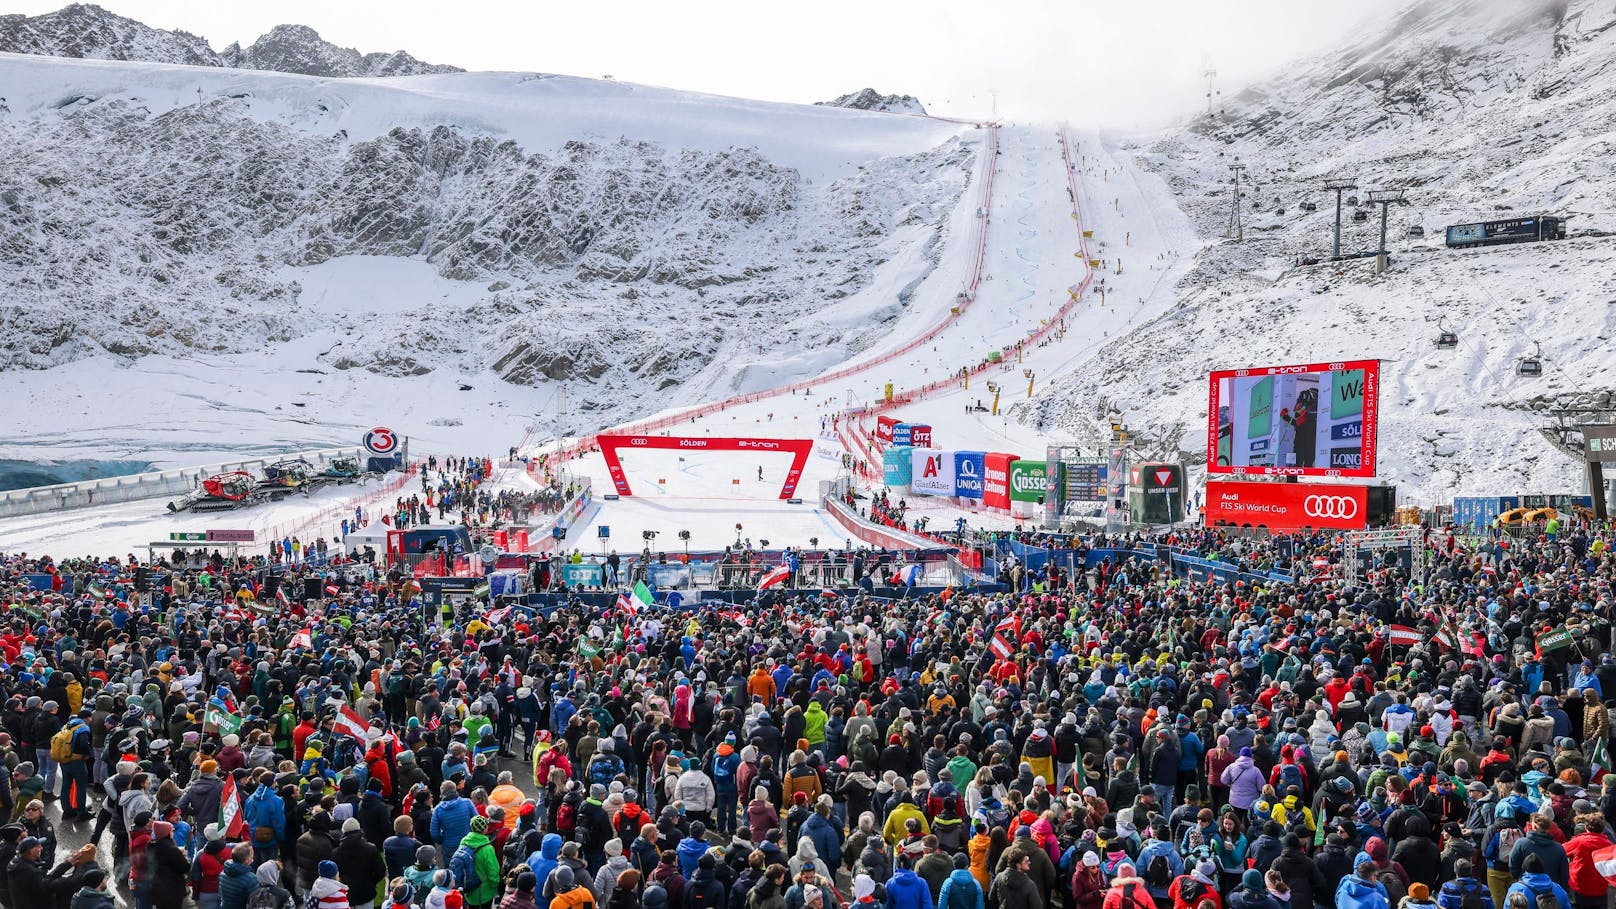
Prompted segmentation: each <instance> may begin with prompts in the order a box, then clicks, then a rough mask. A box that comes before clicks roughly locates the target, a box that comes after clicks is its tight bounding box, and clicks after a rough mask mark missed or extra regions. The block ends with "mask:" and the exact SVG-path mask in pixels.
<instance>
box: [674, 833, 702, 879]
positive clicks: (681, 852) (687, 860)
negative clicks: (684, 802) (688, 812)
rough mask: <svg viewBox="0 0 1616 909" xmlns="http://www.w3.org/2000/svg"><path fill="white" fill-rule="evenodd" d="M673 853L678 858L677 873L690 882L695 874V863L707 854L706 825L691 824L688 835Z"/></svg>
mask: <svg viewBox="0 0 1616 909" xmlns="http://www.w3.org/2000/svg"><path fill="white" fill-rule="evenodd" d="M675 852H677V853H678V856H679V873H680V874H681V875H683V876H684V878H685V880H690V876H691V875H692V874H695V873H696V865H697V863H698V862H700V861H701V857H702V856H703V855H706V854H707V825H706V824H703V823H702V822H701V821H695V822H693V823H691V825H690V835H689V836H687V837H685V838H684V839H682V840H680V841H679V846H678V848H677V849H676V850H675Z"/></svg>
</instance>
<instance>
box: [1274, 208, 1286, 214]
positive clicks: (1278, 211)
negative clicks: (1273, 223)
mask: <svg viewBox="0 0 1616 909" xmlns="http://www.w3.org/2000/svg"><path fill="white" fill-rule="evenodd" d="M1274 214H1276V215H1283V214H1285V209H1283V208H1281V209H1278V210H1276V211H1275V212H1274Z"/></svg>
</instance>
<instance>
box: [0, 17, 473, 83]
mask: <svg viewBox="0 0 1616 909" xmlns="http://www.w3.org/2000/svg"><path fill="white" fill-rule="evenodd" d="M0 52H5V53H13V54H35V55H39V56H46V57H81V58H84V59H89V60H129V61H140V62H147V63H178V64H184V65H186V66H225V67H233V68H236V69H262V70H272V71H276V72H283V73H300V74H303V75H306V76H326V77H348V76H414V75H421V74H423V73H455V72H461V70H459V69H458V68H456V67H453V66H441V65H435V64H430V63H422V62H421V61H420V60H417V59H415V58H414V57H412V56H410V55H409V54H407V53H405V52H403V51H394V52H393V53H390V54H388V53H370V54H361V53H360V52H359V51H356V50H354V49H353V48H350V47H338V46H337V45H335V44H332V43H331V42H329V41H326V40H325V39H323V38H321V37H320V35H319V33H317V32H316V31H315V30H314V29H312V28H309V27H308V26H306V25H278V26H276V27H275V28H273V29H271V30H270V31H269V33H268V34H266V35H264V36H263V37H261V38H259V39H258V40H257V41H254V42H253V43H252V45H250V46H249V47H247V48H246V49H245V50H243V49H242V47H241V46H240V45H239V44H231V45H230V46H229V47H227V48H225V49H224V50H222V51H214V50H213V49H212V48H211V47H209V46H208V42H207V41H206V40H205V39H203V38H200V37H198V36H196V35H193V34H190V33H189V32H184V31H168V30H165V29H160V28H152V27H151V26H149V25H145V24H144V23H141V22H137V21H136V20H134V19H130V18H127V17H125V16H119V15H116V14H114V13H111V12H108V11H107V10H105V9H102V8H101V7H99V6H95V5H94V4H89V3H74V4H71V5H69V6H65V7H63V8H62V9H60V10H57V11H56V12H54V13H45V14H44V15H39V16H22V15H4V16H0Z"/></svg>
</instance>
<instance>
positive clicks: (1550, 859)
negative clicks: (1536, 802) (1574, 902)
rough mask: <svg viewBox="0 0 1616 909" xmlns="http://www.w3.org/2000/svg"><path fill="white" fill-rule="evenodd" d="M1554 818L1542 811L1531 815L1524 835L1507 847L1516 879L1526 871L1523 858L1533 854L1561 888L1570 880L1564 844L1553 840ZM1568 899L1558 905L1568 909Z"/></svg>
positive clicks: (1544, 870) (1511, 870)
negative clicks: (1530, 820)
mask: <svg viewBox="0 0 1616 909" xmlns="http://www.w3.org/2000/svg"><path fill="white" fill-rule="evenodd" d="M1553 828H1554V819H1553V818H1551V817H1547V816H1545V815H1541V814H1537V815H1533V816H1532V823H1531V826H1530V827H1529V828H1528V829H1527V831H1526V836H1524V837H1522V838H1521V839H1519V840H1517V841H1516V842H1515V847H1514V848H1513V849H1511V850H1510V851H1509V871H1510V874H1512V875H1514V876H1515V878H1516V879H1517V880H1521V879H1524V877H1525V875H1526V871H1527V869H1526V859H1527V858H1528V857H1531V856H1536V857H1537V859H1538V863H1539V865H1540V866H1541V867H1540V868H1539V870H1540V871H1542V872H1543V873H1544V874H1547V875H1548V876H1549V879H1550V880H1552V881H1554V883H1555V885H1556V886H1558V887H1560V888H1561V890H1564V889H1565V886H1566V885H1567V884H1568V883H1570V881H1571V863H1570V862H1569V861H1567V860H1566V851H1565V847H1564V846H1561V845H1560V844H1559V843H1557V842H1555V840H1554V830H1553ZM1506 898H1507V897H1506ZM1569 905H1570V903H1569V901H1562V902H1561V903H1560V909H1567V907H1568V906H1569Z"/></svg>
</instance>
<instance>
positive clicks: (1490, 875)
mask: <svg viewBox="0 0 1616 909" xmlns="http://www.w3.org/2000/svg"><path fill="white" fill-rule="evenodd" d="M1495 813H1496V819H1495V820H1494V821H1493V825H1492V827H1490V828H1489V829H1488V830H1487V834H1486V838H1485V839H1484V840H1483V842H1482V848H1481V855H1482V858H1483V859H1485V860H1486V862H1487V889H1488V891H1490V892H1491V893H1492V896H1493V904H1494V905H1496V906H1502V905H1504V897H1505V896H1506V895H1507V894H1508V893H1509V888H1510V885H1511V884H1513V883H1515V874H1514V872H1512V871H1511V870H1510V866H1509V859H1510V856H1511V855H1512V854H1513V853H1514V851H1515V844H1516V843H1518V842H1520V841H1521V840H1522V839H1524V838H1525V837H1526V829H1525V826H1526V817H1527V815H1526V812H1524V811H1521V810H1520V809H1519V807H1517V806H1516V805H1514V804H1513V803H1512V802H1510V801H1509V800H1507V799H1506V800H1504V801H1501V802H1499V803H1498V808H1497V809H1496V812H1495Z"/></svg>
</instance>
